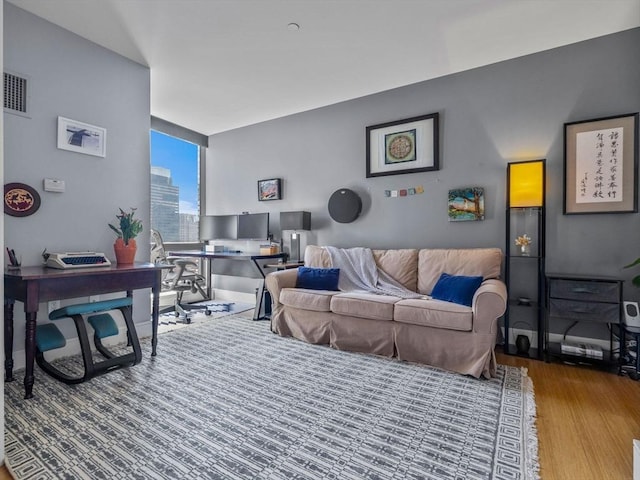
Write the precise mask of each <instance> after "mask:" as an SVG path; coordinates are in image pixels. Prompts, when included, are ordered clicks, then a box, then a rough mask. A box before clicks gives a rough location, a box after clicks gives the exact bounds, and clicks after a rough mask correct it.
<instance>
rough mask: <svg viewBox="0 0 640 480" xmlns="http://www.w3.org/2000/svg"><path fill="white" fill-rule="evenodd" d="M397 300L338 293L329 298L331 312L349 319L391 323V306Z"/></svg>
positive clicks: (377, 296)
mask: <svg viewBox="0 0 640 480" xmlns="http://www.w3.org/2000/svg"><path fill="white" fill-rule="evenodd" d="M398 300H400V298H398V297H392V296H389V295H376V294H374V293H366V292H345V293H338V294H336V295H334V296H333V297H331V311H332V312H333V313H337V314H339V315H347V316H349V317H358V318H370V319H373V320H388V321H391V320H393V305H394V304H395V303H396V302H397V301H398Z"/></svg>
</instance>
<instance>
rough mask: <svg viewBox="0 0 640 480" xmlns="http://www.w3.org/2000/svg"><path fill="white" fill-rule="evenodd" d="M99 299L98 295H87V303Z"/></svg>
mask: <svg viewBox="0 0 640 480" xmlns="http://www.w3.org/2000/svg"><path fill="white" fill-rule="evenodd" d="M99 301H100V295H90V296H89V303H94V302H99Z"/></svg>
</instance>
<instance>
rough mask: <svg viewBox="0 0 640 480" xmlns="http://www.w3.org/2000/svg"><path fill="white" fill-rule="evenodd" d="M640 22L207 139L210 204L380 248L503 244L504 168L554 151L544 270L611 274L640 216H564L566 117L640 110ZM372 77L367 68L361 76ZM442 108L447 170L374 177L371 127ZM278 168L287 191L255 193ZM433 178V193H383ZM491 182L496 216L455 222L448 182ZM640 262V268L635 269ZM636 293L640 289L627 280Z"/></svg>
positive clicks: (333, 240)
mask: <svg viewBox="0 0 640 480" xmlns="http://www.w3.org/2000/svg"><path fill="white" fill-rule="evenodd" d="M638 45H640V29H633V30H629V31H626V32H622V33H619V34H615V35H611V36H606V37H601V38H598V39H594V40H590V41H586V42H582V43H578V44H574V45H569V46H566V47H562V48H558V49H554V50H550V51H546V52H542V53H538V54H534V55H529V56H526V57H521V58H517V59H514V60H510V61H505V62H501V63H498V64H494V65H490V66H486V67H482V68H478V69H474V70H470V71H466V72H462V73H459V74H455V75H451V76H447V77H443V78H438V79H434V80H429V81H425V82H422V83H418V84H415V85H411V86H407V87H403V88H398V89H395V90H391V91H387V92H383V93H380V94H377V95H372V96H367V97H364V98H360V99H356V100H352V101H348V102H344V103H340V104H336V105H333V106H329V107H326V108H321V109H317V110H313V111H309V112H305V113H301V114H297V115H293V116H289V117H285V118H281V119H277V120H273V121H269V122H265V123H261V124H257V125H253V126H249V127H246V128H241V129H237V130H232V131H228V132H224V133H220V134H216V135H212V136H211V137H210V139H209V147H210V148H209V152H208V157H207V177H206V189H207V205H206V206H207V213H208V214H227V213H239V212H242V211H250V212H252V213H253V212H264V211H268V212H271V213H272V214H273V215H272V218H273V220H272V222H271V227H272V230H273V231H274V233H275V234H276V236H279V225H278V223H279V220H278V212H280V211H289V210H309V211H311V219H312V229H313V231H312V232H311V234H310V236H309V238H308V240H309V242H310V243H317V244H320V245H326V244H332V245H336V246H343V247H348V246H356V245H359V246H369V247H381V248H388V247H396V248H399V247H485V246H499V247H501V248H503V249H504V241H505V239H504V235H505V233H504V230H505V177H506V165H507V163H508V162H511V161H518V160H528V159H537V158H546V159H547V186H548V193H547V271H548V272H566V273H575V274H578V273H582V274H591V275H612V276H621V277H623V278H626V279H629V278H631V276H632V273H633V272H632V271H630V270H623V269H622V268H621V267H622V266H623V265H625V264H627V263H629V262H631V261H632V260H634V259H635V258H637V257H638V256H640V228H639V226H640V216H639V215H638V214H618V215H611V214H604V215H603V214H601V215H582V216H577V215H573V216H566V215H563V214H562V198H563V181H562V178H563V173H562V171H563V151H564V147H563V124H564V123H565V122H571V121H580V120H587V119H592V118H598V117H605V116H610V115H619V114H625V113H630V112H637V111H638V110H640V49H639V48H638ZM362 81H366V79H362ZM433 112H439V113H440V120H441V125H440V126H441V135H440V140H441V169H440V170H439V171H436V172H429V173H417V174H409V175H396V176H387V177H380V178H374V179H367V178H365V127H366V126H368V125H375V124H379V123H384V122H387V121H394V120H400V119H403V118H409V117H413V116H418V115H423V114H428V113H433ZM272 177H281V178H282V179H283V182H284V188H283V193H284V197H283V199H282V200H280V201H271V202H258V201H257V194H256V181H257V180H258V179H263V178H272ZM416 185H422V186H424V189H425V193H424V194H422V195H415V196H408V197H404V198H385V196H384V191H385V190H392V189H400V188H406V187H412V186H416ZM466 186H479V187H484V189H485V202H486V219H485V220H484V221H480V222H460V223H449V222H448V218H447V192H448V190H449V189H452V188H458V187H466ZM340 187H347V188H351V189H353V190H355V191H357V192H359V193H360V195H361V196H362V198H363V200H364V205H365V206H364V211H363V213H362V215H361V217H360V218H359V219H358V220H356V221H355V222H354V223H351V224H338V223H335V222H333V221H332V220H331V219H330V217H329V215H328V212H327V201H328V199H329V197H330V195H331V194H332V193H333V192H334V191H335V190H336V189H338V188H340ZM635 273H636V274H640V269H638V270H636V271H635ZM625 292H626V295H625V296H626V297H628V298H635V299H638V298H640V289H635V288H633V287H632V286H629V285H628V283H627V287H626V290H625Z"/></svg>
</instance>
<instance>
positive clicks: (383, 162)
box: [366, 113, 439, 178]
mask: <svg viewBox="0 0 640 480" xmlns="http://www.w3.org/2000/svg"><path fill="white" fill-rule="evenodd" d="M438 118H439V115H438V113H431V114H429V115H423V116H421V117H414V118H407V119H405V120H398V121H395V122H388V123H382V124H380V125H372V126H370V127H367V128H366V131H367V145H366V149H367V178H371V177H382V176H384V175H400V174H403V173H417V172H429V171H433V170H438V169H439V149H438V139H439V133H438Z"/></svg>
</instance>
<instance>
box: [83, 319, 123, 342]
mask: <svg viewBox="0 0 640 480" xmlns="http://www.w3.org/2000/svg"><path fill="white" fill-rule="evenodd" d="M87 321H88V322H89V323H90V324H91V326H92V327H93V329H94V330H95V332H96V336H97V337H98V338H105V337H111V336H113V335H117V334H118V326H117V325H116V322H115V320H114V319H113V317H112V316H111V315H109V314H108V313H101V314H100V315H92V316H90V317H89V318H87Z"/></svg>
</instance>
